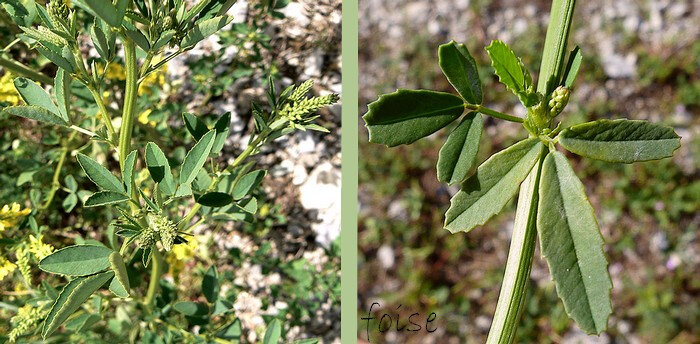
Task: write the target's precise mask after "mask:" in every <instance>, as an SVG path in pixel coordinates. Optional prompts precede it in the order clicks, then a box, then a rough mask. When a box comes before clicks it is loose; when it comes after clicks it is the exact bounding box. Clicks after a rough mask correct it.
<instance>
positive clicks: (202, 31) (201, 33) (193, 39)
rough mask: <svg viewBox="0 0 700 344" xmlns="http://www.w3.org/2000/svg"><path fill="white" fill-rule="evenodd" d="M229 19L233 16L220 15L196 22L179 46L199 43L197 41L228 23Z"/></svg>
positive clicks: (186, 46) (187, 46)
mask: <svg viewBox="0 0 700 344" xmlns="http://www.w3.org/2000/svg"><path fill="white" fill-rule="evenodd" d="M231 20H233V17H230V16H220V17H214V18H211V19H207V20H203V21H201V22H199V23H197V24H196V25H195V26H194V28H192V30H190V31H189V32H188V33H187V35H186V36H185V38H183V39H182V42H181V43H180V46H181V47H183V48H189V47H192V46H194V45H195V44H197V43H199V41H201V40H203V39H205V38H207V37H209V36H211V35H213V34H214V33H216V32H217V31H219V30H221V28H223V27H224V26H226V25H228V23H230V22H231Z"/></svg>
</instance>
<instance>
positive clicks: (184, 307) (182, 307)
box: [173, 301, 209, 316]
mask: <svg viewBox="0 0 700 344" xmlns="http://www.w3.org/2000/svg"><path fill="white" fill-rule="evenodd" d="M173 308H175V310H176V311H178V312H180V313H182V314H184V315H187V316H201V315H207V314H209V306H207V305H206V304H205V303H202V302H192V301H178V302H177V303H176V304H175V305H174V306H173Z"/></svg>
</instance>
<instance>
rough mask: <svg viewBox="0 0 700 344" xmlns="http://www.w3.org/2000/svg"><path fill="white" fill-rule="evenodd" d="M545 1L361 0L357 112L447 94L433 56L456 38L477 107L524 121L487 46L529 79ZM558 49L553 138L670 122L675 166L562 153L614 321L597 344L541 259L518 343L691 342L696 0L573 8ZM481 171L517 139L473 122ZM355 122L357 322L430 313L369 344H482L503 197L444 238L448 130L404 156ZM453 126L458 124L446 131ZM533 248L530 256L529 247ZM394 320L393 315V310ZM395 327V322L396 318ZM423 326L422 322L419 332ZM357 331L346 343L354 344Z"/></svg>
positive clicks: (697, 316)
mask: <svg viewBox="0 0 700 344" xmlns="http://www.w3.org/2000/svg"><path fill="white" fill-rule="evenodd" d="M549 7H550V2H549V1H520V0H512V1H490V0H477V1H469V0H455V1H445V0H440V1H435V0H410V1H379V0H363V1H360V22H359V31H360V38H359V39H360V44H359V46H360V51H359V57H360V110H361V114H362V113H364V112H366V110H367V105H366V104H367V103H369V102H371V101H374V100H376V98H377V96H378V95H379V94H382V93H388V92H393V91H394V90H395V89H396V88H399V87H400V88H425V89H431V90H439V91H446V92H454V91H453V90H452V88H451V86H450V85H449V83H448V82H447V80H446V79H445V77H444V76H443V75H442V74H441V72H440V69H439V66H438V64H437V47H438V45H440V44H442V43H446V42H448V41H449V40H450V39H454V40H456V41H457V42H462V43H465V44H466V45H467V47H468V48H469V50H470V51H471V53H472V55H473V56H474V58H475V59H476V60H477V64H478V65H479V66H480V71H479V72H480V74H481V78H482V82H483V88H484V99H485V101H484V102H485V103H486V104H487V106H489V107H492V108H494V109H497V110H499V111H502V112H506V113H510V114H515V115H518V116H524V115H525V109H524V108H523V107H522V106H521V105H520V104H519V102H518V100H517V99H516V97H514V96H512V95H511V94H510V93H509V92H507V91H506V90H505V87H504V86H502V85H500V84H499V83H498V82H497V79H496V77H495V76H494V75H493V74H492V69H491V67H490V62H489V60H488V56H487V55H486V52H485V50H484V49H483V48H484V47H485V46H486V45H488V44H489V42H490V41H491V40H492V39H500V40H503V41H505V42H506V43H507V44H509V45H510V47H511V48H512V49H513V50H514V51H515V53H516V55H518V56H520V57H522V59H523V62H524V63H525V64H526V66H527V67H528V68H529V69H530V70H531V71H532V72H533V78H534V75H536V72H537V70H538V69H539V65H540V54H541V49H542V46H543V44H544V37H545V33H546V24H547V20H548V17H549ZM576 7H577V8H576V12H575V14H574V26H573V29H572V33H571V36H570V40H569V42H570V46H571V47H573V45H574V44H578V45H580V46H581V48H582V52H583V55H584V60H583V64H582V67H581V71H580V72H579V75H578V79H577V81H576V83H575V85H574V90H573V94H572V97H571V100H570V102H569V106H568V107H567V108H566V110H565V111H564V113H563V114H562V115H560V117H559V118H561V119H562V120H563V126H564V127H566V126H569V125H571V124H576V123H581V122H584V121H589V120H595V119H600V118H623V117H625V118H630V119H646V120H650V121H653V122H658V123H664V124H667V125H670V126H673V127H674V129H675V130H676V132H677V133H678V134H679V135H680V136H681V137H682V141H681V143H682V146H681V148H680V149H679V150H677V151H676V152H675V154H674V156H673V158H671V159H665V160H663V161H656V162H645V163H637V164H633V165H624V164H610V163H604V162H600V161H594V160H590V159H581V158H580V157H577V156H573V155H569V156H570V158H571V159H572V164H573V167H574V169H575V170H576V172H577V174H578V176H579V177H580V178H581V179H582V181H583V183H584V185H585V187H586V192H587V193H588V195H589V197H590V201H591V203H592V204H593V207H594V209H595V212H596V216H597V218H598V220H599V222H600V227H601V231H602V234H603V238H604V239H605V242H606V245H605V252H606V256H607V258H608V261H609V267H608V270H609V271H610V274H611V277H612V281H613V285H614V287H613V290H612V302H613V314H612V315H611V317H610V320H609V322H608V330H607V331H606V332H605V333H604V334H602V335H601V336H600V337H595V336H587V335H585V334H584V333H583V332H581V331H580V330H579V329H578V328H577V327H576V325H575V324H574V323H573V321H571V320H569V319H568V317H567V315H566V313H565V312H564V307H563V305H562V303H561V301H559V299H558V297H557V295H556V291H555V289H554V284H553V282H552V281H551V278H550V275H549V271H548V269H547V267H546V264H545V262H544V261H543V260H542V259H540V253H539V247H537V251H536V252H535V256H536V257H535V260H534V266H533V269H532V276H531V281H530V285H529V289H528V296H527V299H526V301H525V302H526V303H525V310H524V313H523V316H522V319H521V322H520V328H519V330H518V339H517V340H516V342H519V343H671V342H672V343H698V342H700V327H699V325H698V324H700V303H699V300H700V268H699V267H700V264H699V263H700V242H699V241H698V235H697V234H698V227H699V226H700V178H698V177H699V176H700V172H699V166H700V74H699V73H698V67H700V41H698V37H699V36H700V25H699V23H700V8H698V3H697V2H694V1H670V0H663V1H615V2H608V1H602V0H592V1H579V2H578V3H577V5H576ZM485 118H486V123H485V129H484V130H485V132H484V135H483V136H482V140H481V148H480V151H479V156H478V158H477V159H478V160H479V161H478V162H482V161H484V160H485V159H486V158H487V157H488V156H490V155H491V154H493V153H495V152H497V151H499V150H501V149H503V148H504V147H506V146H507V145H509V144H511V143H513V142H515V141H517V140H520V139H522V138H523V137H524V135H525V132H524V130H523V129H522V128H521V127H520V125H519V124H517V123H510V122H506V121H496V120H494V119H493V118H489V117H485ZM362 123H363V122H362V120H360V128H359V130H360V176H359V178H360V190H359V197H360V219H359V223H360V227H359V245H360V252H359V260H360V261H359V267H360V268H359V269H360V270H359V277H358V279H359V286H358V289H359V300H358V307H359V309H358V312H359V314H360V316H361V317H366V316H367V312H368V310H369V307H370V305H371V304H372V302H379V303H380V304H381V307H377V306H375V307H374V309H373V311H374V314H375V316H378V317H381V316H382V315H383V314H384V313H390V314H393V315H394V316H395V315H396V314H397V313H400V314H401V316H402V321H405V319H406V318H407V317H408V316H409V315H410V314H412V313H414V312H420V313H421V317H422V319H425V317H426V316H427V315H428V314H429V313H430V312H435V313H436V314H437V320H436V321H435V322H434V324H436V327H437V331H435V332H434V333H427V332H425V331H420V332H413V333H410V332H409V333H408V334H407V332H402V333H398V334H397V333H396V331H395V328H396V325H394V327H393V330H390V331H388V332H385V333H383V334H380V333H379V332H378V331H377V328H376V326H377V321H376V320H375V322H374V328H373V330H372V331H373V332H372V334H371V342H372V343H381V342H387V343H463V342H467V343H482V342H484V341H485V339H486V335H487V334H488V329H489V326H490V324H491V318H492V316H493V312H494V310H495V306H496V300H497V297H498V292H499V289H500V283H501V280H502V277H503V272H504V266H505V261H506V257H507V253H508V247H509V240H510V235H511V228H512V225H513V218H514V210H515V201H514V200H513V201H511V203H510V204H509V206H507V207H506V209H505V210H504V211H503V212H502V213H501V214H500V215H498V216H496V217H494V218H493V219H492V220H491V221H490V222H489V223H488V224H487V225H485V226H483V227H481V228H477V229H475V230H473V231H472V232H470V233H469V234H464V233H462V234H455V235H451V234H449V232H448V231H447V230H444V229H442V224H443V214H444V212H445V210H446V209H447V207H448V206H449V199H450V197H451V195H453V194H454V193H455V192H456V191H457V189H456V188H454V187H448V186H447V185H445V184H440V183H439V182H438V181H437V177H436V170H435V164H436V162H437V154H438V151H439V149H440V147H441V145H442V144H443V143H444V141H445V139H446V134H447V133H449V132H450V130H451V128H447V130H442V131H440V132H438V133H436V134H434V135H432V136H430V137H428V138H425V139H422V140H419V141H418V142H416V143H414V144H413V145H411V146H400V147H395V148H386V147H384V146H381V145H375V144H369V143H367V130H366V129H365V128H364V126H363V125H362ZM453 125H454V124H453ZM538 245H539V244H538ZM399 305H401V308H399V310H398V311H397V307H399ZM394 319H395V318H394ZM423 321H424V320H423ZM365 331H366V321H360V322H359V332H358V338H362V339H363V340H366V339H367V337H366V332H365Z"/></svg>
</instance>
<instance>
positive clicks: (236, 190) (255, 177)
mask: <svg viewBox="0 0 700 344" xmlns="http://www.w3.org/2000/svg"><path fill="white" fill-rule="evenodd" d="M266 174H267V171H265V170H255V171H253V172H250V173H247V174H246V175H244V176H243V177H241V179H240V180H239V181H238V182H237V183H236V185H234V186H233V199H235V200H239V199H241V198H243V197H245V196H246V195H248V194H249V193H250V192H251V191H252V190H253V189H255V188H256V187H257V186H258V185H259V184H260V182H261V181H262V180H263V178H265V175H266Z"/></svg>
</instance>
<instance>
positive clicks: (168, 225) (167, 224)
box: [139, 214, 177, 251]
mask: <svg viewBox="0 0 700 344" xmlns="http://www.w3.org/2000/svg"><path fill="white" fill-rule="evenodd" d="M148 222H149V226H148V228H146V229H144V230H143V231H142V232H141V235H140V237H139V247H141V248H147V247H152V246H153V245H155V244H156V242H158V241H160V244H161V245H162V246H163V249H164V250H165V251H170V249H171V248H172V247H173V244H174V243H175V237H176V236H177V226H176V225H175V223H173V222H172V221H170V220H169V219H168V218H167V217H165V216H162V215H156V214H149V216H148Z"/></svg>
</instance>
